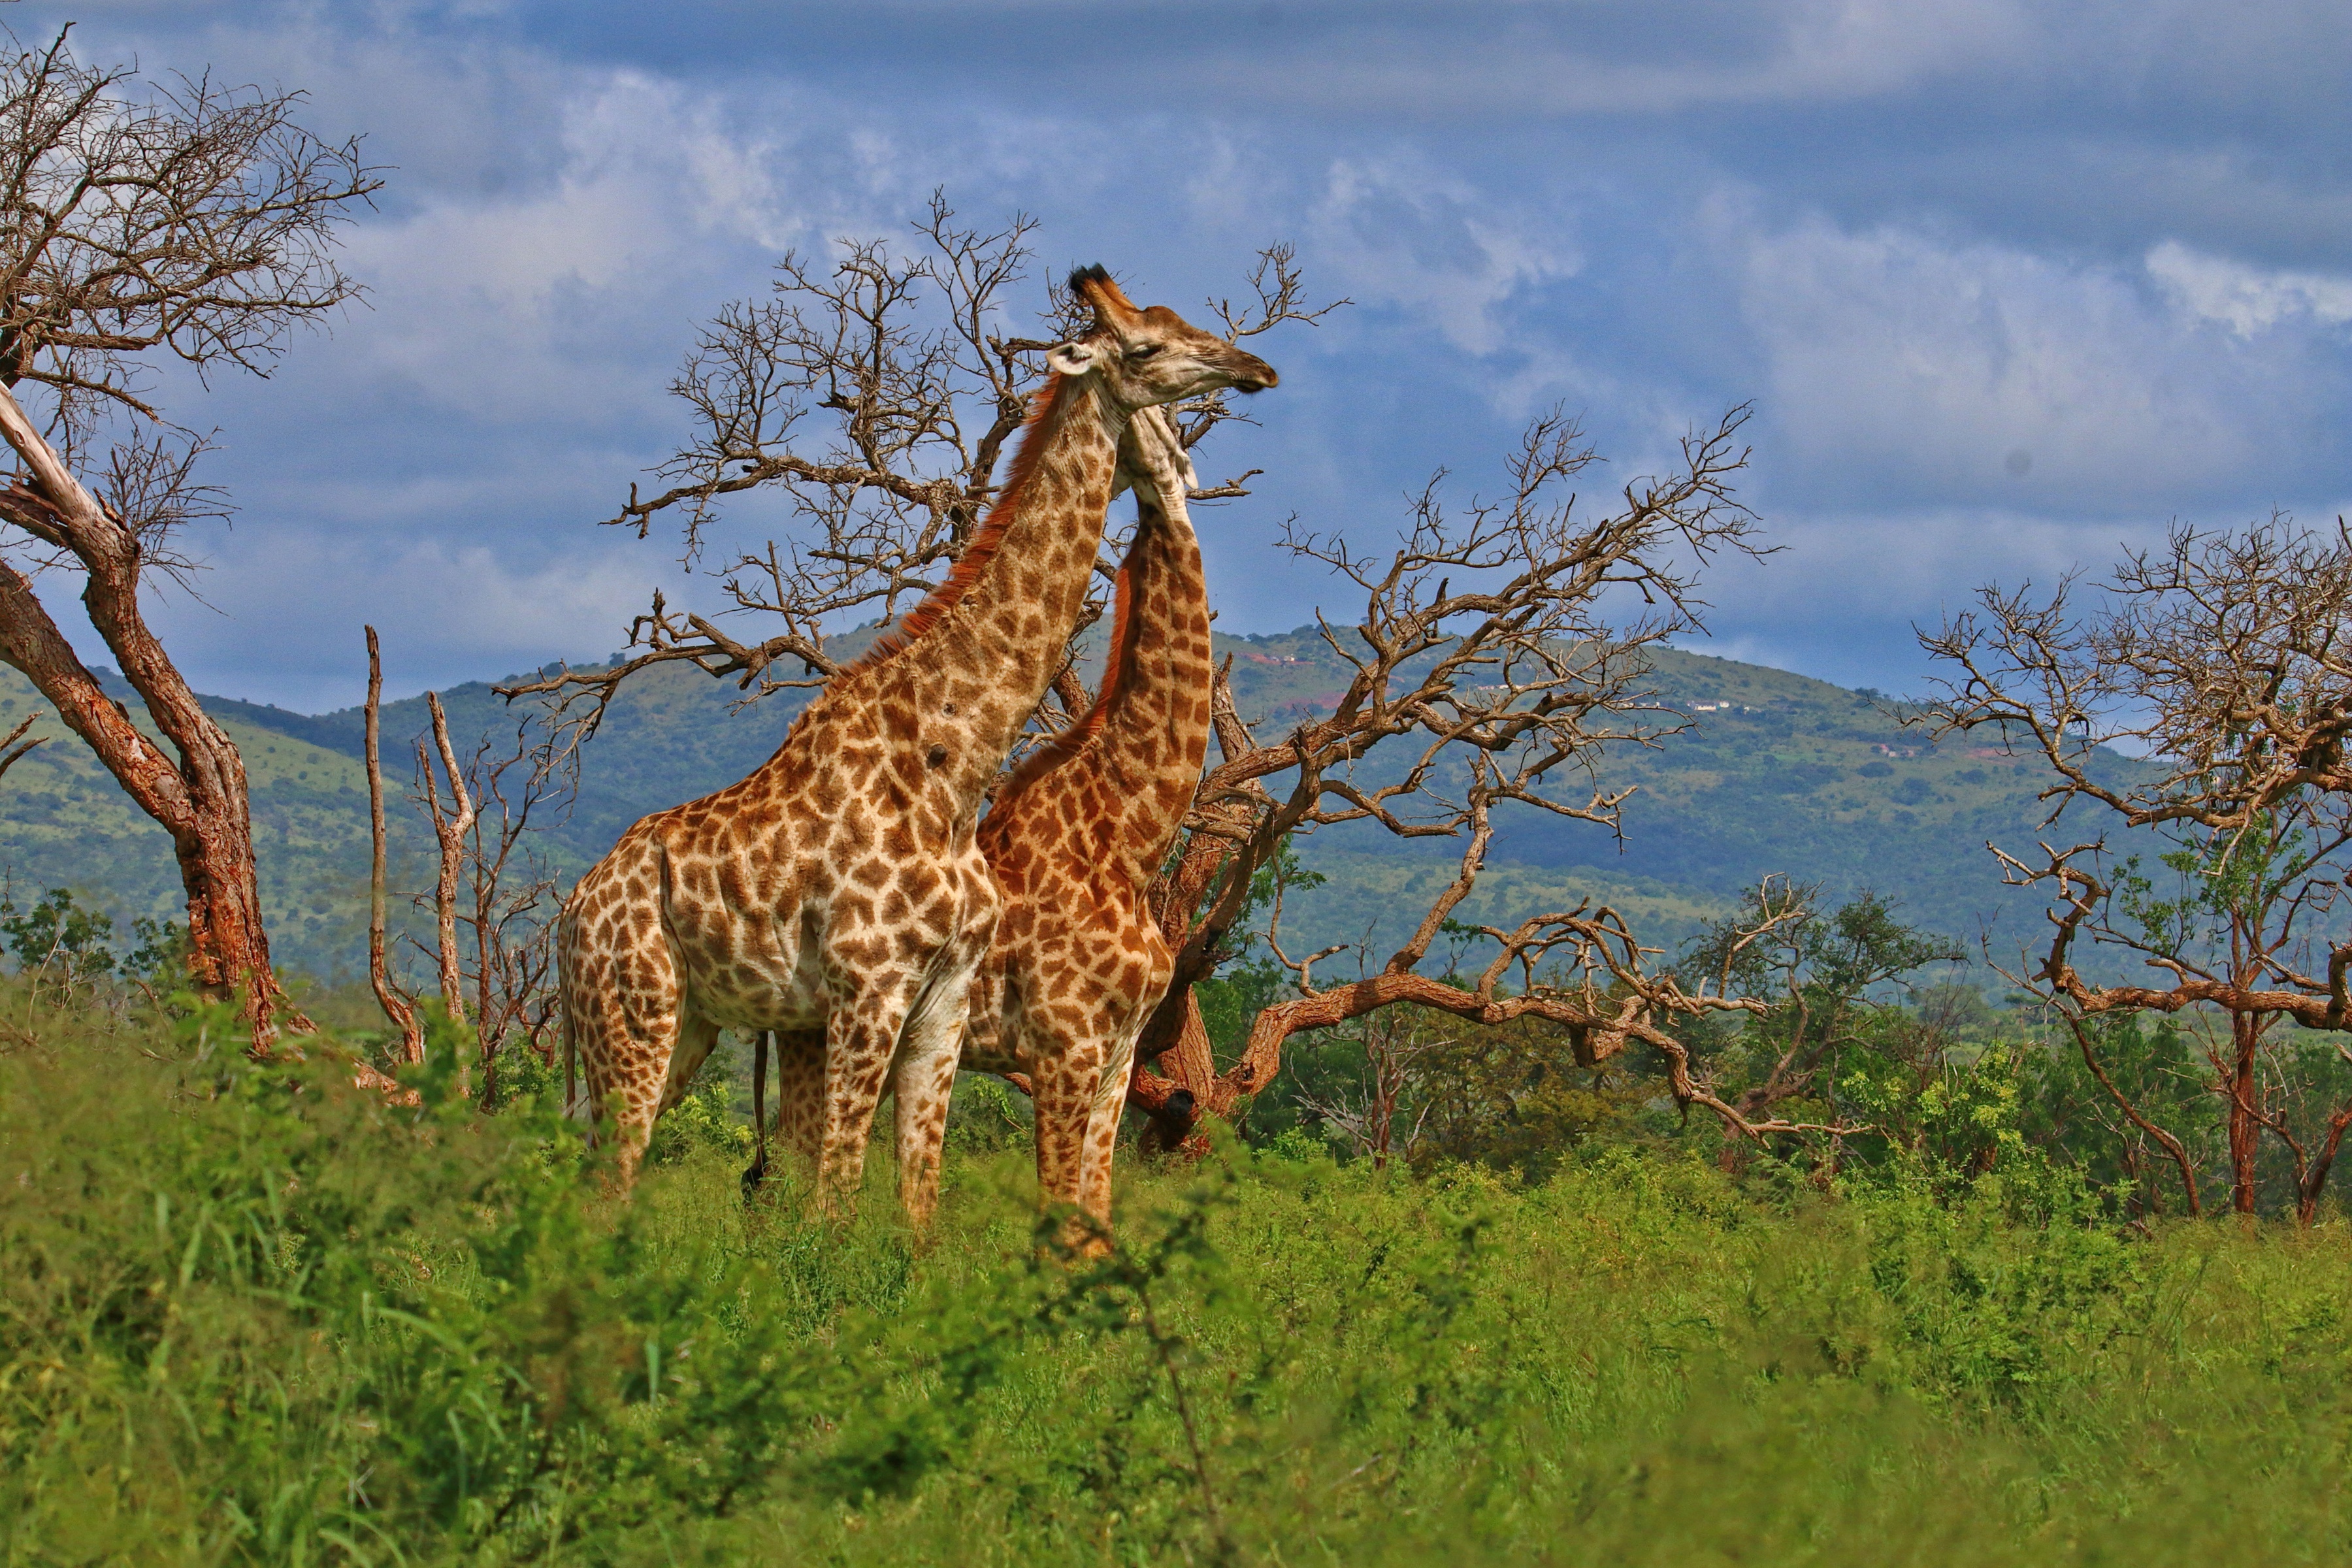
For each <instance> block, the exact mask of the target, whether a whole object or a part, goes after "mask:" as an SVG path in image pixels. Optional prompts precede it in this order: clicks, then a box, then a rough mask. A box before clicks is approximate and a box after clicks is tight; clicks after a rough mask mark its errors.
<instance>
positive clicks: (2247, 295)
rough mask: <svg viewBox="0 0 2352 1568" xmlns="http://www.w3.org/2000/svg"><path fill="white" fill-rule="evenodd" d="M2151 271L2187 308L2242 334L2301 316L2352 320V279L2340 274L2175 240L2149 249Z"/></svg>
mask: <svg viewBox="0 0 2352 1568" xmlns="http://www.w3.org/2000/svg"><path fill="white" fill-rule="evenodd" d="M2147 270H2148V276H2150V277H2151V278H2154V279H2156V280H2157V282H2158V284H2160V285H2162V287H2163V288H2164V289H2165V291H2166V292H2167V293H2168V295H2170V296H2171V297H2172V299H2173V300H2175V301H2177V302H2178V303H2179V306H2180V307H2181V308H2182V309H2184V310H2188V311H2189V312H2190V313H2191V314H2193V315H2195V316H2198V317H2200V318H2201V319H2203V320H2205V321H2213V322H2218V323H2219V324H2221V325H2222V326H2225V327H2227V328H2229V329H2230V330H2231V331H2233V332H2235V333H2236V334H2237V335H2238V336H2240V337H2242V338H2251V337H2252V336H2254V335H2255V334H2256V333H2259V332H2266V331H2271V330H2272V329H2273V328H2275V327H2277V326H2279V325H2280V324H2281V323H2283V322H2288V321H2297V320H2308V321H2313V322H2315V323H2317V324H2319V325H2321V326H2329V327H2339V326H2342V325H2343V324H2344V323H2346V322H2347V321H2352V278H2347V277H2344V276H2342V275H2340V274H2331V273H2325V272H2283V271H2275V270H2269V269H2265V268H2259V267H2251V266H2248V265H2247V264H2246V263H2244V262H2242V261H2231V260H2229V259H2228V258H2224V257H2219V256H2207V255H2204V254H2203V253H2201V252H2200V251H2195V250H2191V249H2190V248H2189V247H2187V246H2185V245H2183V244H2181V243H2180V242H2179V240H2173V239H2168V240H2166V241H2165V242H2164V243H2163V244H2161V245H2158V246H2157V247H2154V248H2153V249H2151V250H2149V252H2148V253H2147Z"/></svg>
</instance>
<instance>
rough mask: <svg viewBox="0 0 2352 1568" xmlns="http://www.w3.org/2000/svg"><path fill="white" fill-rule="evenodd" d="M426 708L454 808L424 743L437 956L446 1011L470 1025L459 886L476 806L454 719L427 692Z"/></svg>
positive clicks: (420, 786)
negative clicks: (434, 848) (460, 760)
mask: <svg viewBox="0 0 2352 1568" xmlns="http://www.w3.org/2000/svg"><path fill="white" fill-rule="evenodd" d="M425 708H426V710H429V711H430V712H431V713H432V715H433V745H434V748H435V749H436V750H437V751H438V752H440V757H441V769H442V773H444V774H445V775H446V777H447V779H448V781H449V805H448V806H447V808H446V809H444V808H443V806H442V805H441V785H440V783H439V781H438V780H436V778H435V776H434V773H433V752H431V751H427V750H426V749H425V742H424V741H423V740H421V739H420V740H419V741H418V742H416V788H417V795H416V798H417V801H418V803H419V804H421V805H423V806H424V807H425V815H426V816H428V817H429V818H430V819H431V820H432V823H433V837H434V840H435V842H436V844H437V845H438V846H439V847H440V851H441V858H440V877H439V879H437V880H436V881H435V883H434V885H433V931H434V935H435V937H436V942H435V944H434V955H435V957H436V958H437V959H438V960H439V961H440V963H439V971H440V976H441V1005H442V1007H443V1009H444V1010H445V1011H446V1012H447V1014H448V1016H449V1021H450V1022H451V1023H453V1024H458V1025H463V1024H464V1023H465V1021H466V972H465V965H464V963H463V961H462V960H460V958H459V957H458V954H457V882H458V879H459V878H460V877H461V876H463V875H464V873H465V868H466V836H467V834H468V833H469V832H471V831H472V830H473V826H474V800H473V796H472V795H470V794H468V793H467V789H466V774H465V773H464V771H462V770H460V769H459V767H458V766H457V747H456V746H455V745H453V744H452V743H451V742H450V740H449V716H448V715H447V714H446V713H445V712H443V711H442V710H441V694H440V693H439V692H437V691H428V692H426V693H425Z"/></svg>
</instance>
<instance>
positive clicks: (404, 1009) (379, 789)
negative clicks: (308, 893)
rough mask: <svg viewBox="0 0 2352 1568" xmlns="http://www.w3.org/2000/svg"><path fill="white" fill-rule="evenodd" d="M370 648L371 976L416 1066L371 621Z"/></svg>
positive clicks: (379, 661) (420, 1048)
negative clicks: (395, 974) (392, 872)
mask: <svg viewBox="0 0 2352 1568" xmlns="http://www.w3.org/2000/svg"><path fill="white" fill-rule="evenodd" d="M367 650H368V694H367V781H368V837H369V844H370V847H371V849H372V851H373V853H372V855H371V858H370V861H369V866H368V982H369V984H372V985H373V986H374V987H375V1000H376V1005H377V1006H379V1007H382V1008H383V1016H385V1017H386V1018H389V1019H390V1020H391V1021H392V1026H393V1027H394V1028H395V1029H398V1030H399V1031H400V1059H401V1060H402V1061H404V1062H406V1063H408V1064H409V1065H410V1066H411V1067H414V1066H415V1065H416V1064H417V1063H419V1062H421V1061H423V1060H424V1059H425V1035H424V1031H423V1030H421V1029H419V1028H418V1027H417V1026H416V1009H415V1007H413V1006H411V1005H409V999H408V998H407V997H406V996H404V995H403V994H401V990H400V987H398V986H397V985H394V984H393V983H392V970H391V966H390V964H389V963H388V962H387V960H388V957H389V955H388V954H387V953H386V952H385V933H384V927H385V920H384V916H385V909H384V865H383V850H384V844H383V840H384V825H383V750H382V746H381V741H382V735H381V731H380V730H379V727H378V710H380V708H381V707H382V706H383V656H382V654H381V653H380V652H379V651H378V649H377V646H376V637H375V628H374V627H373V626H370V627H368V628H367Z"/></svg>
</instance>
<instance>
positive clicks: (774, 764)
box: [558, 267, 1277, 1225]
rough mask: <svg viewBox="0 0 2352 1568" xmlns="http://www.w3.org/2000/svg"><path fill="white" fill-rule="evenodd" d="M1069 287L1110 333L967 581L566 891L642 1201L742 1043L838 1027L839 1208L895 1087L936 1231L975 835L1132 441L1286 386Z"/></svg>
mask: <svg viewBox="0 0 2352 1568" xmlns="http://www.w3.org/2000/svg"><path fill="white" fill-rule="evenodd" d="M1070 287H1071V289H1072V290H1073V292H1074V293H1076V296H1077V297H1078V298H1079V299H1081V300H1084V301H1085V302H1086V303H1087V305H1088V306H1090V307H1091V308H1092V310H1093V311H1094V323H1093V327H1092V329H1091V330H1090V331H1088V332H1087V333H1086V334H1085V335H1084V336H1081V337H1078V338H1074V339H1072V340H1070V341H1069V342H1064V343H1058V344H1056V345H1055V347H1054V348H1053V349H1051V350H1050V351H1049V352H1048V353H1047V354H1046V363H1047V365H1048V367H1049V369H1050V371H1051V372H1052V374H1051V375H1050V376H1049V377H1048V379H1047V381H1046V384H1045V387H1044V389H1043V390H1042V391H1040V392H1039V394H1038V395H1037V397H1036V399H1035V402H1034V405H1033V409H1032V412H1031V415H1030V419H1029V424H1028V426H1027V427H1026V428H1025V429H1024V432H1023V435H1022V438H1021V445H1020V449H1019V451H1018V452H1017V454H1016V455H1015V456H1014V458H1013V466H1012V468H1011V470H1010V472H1009V473H1008V475H1007V477H1006V479H1005V483H1004V485H1003V489H1002V491H1001V492H1000V494H999V497H998V500H997V501H996V504H995V505H994V507H992V509H991V510H990V512H989V514H988V517H987V520H986V521H984V522H983V523H982V526H981V527H980V529H979V530H978V531H975V532H974V534H973V536H972V538H971V542H970V543H969V544H968V545H967V546H966V547H965V550H964V552H963V555H962V557H961V559H960V560H959V561H958V562H957V563H956V568H955V571H954V572H953V573H952V574H950V576H949V578H948V580H947V582H946V583H944V584H941V585H940V588H939V589H937V590H936V591H935V592H933V593H932V594H931V595H929V597H928V598H926V599H925V600H924V601H923V602H922V604H920V605H918V606H916V608H915V609H914V611H913V612H912V613H910V614H909V615H908V616H907V617H906V619H905V620H904V621H902V622H901V623H900V625H899V626H898V628H897V630H896V631H895V633H894V634H893V635H891V636H890V637H887V638H885V639H884V640H883V641H882V642H880V643H879V644H877V646H876V647H875V648H874V649H873V650H872V651H871V652H869V653H868V654H867V655H866V657H865V658H862V659H860V660H859V661H858V662H857V663H856V664H855V665H853V666H851V667H850V668H848V669H846V670H845V671H843V672H842V674H841V675H840V676H838V677H837V678H835V679H834V680H833V681H832V682H831V683H830V684H829V685H827V686H826V688H825V689H824V691H823V692H822V693H821V694H820V695H819V696H818V698H817V699H816V700H815V701H814V702H813V703H811V704H810V705H809V707H808V709H807V710H805V711H804V712H803V713H802V715H801V716H800V718H799V719H798V720H797V721H794V723H793V727H792V729H791V730H790V731H788V732H787V733H786V734H785V736H784V741H783V743H782V745H781V746H779V747H778V748H777V750H776V753H775V755H774V756H772V757H771V758H769V759H768V761H767V762H766V763H763V764H761V767H760V768H759V769H758V770H757V771H755V772H754V773H752V774H751V776H750V777H749V778H747V779H745V780H743V781H742V782H741V783H740V784H733V785H730V786H729V787H728V788H726V789H723V790H720V791H719V792H718V793H717V794H715V795H707V796H705V797H703V798H702V799H700V800H697V801H690V802H688V804H686V805H681V806H677V807H674V808H672V809H670V810H668V811H663V812H656V813H655V814H654V815H653V816H647V817H646V818H644V819H643V820H641V821H639V822H638V823H637V824H636V825H635V826H633V827H631V828H630V829H629V830H628V831H627V832H626V833H625V834H623V835H622V837H621V841H620V842H619V843H618V844H617V845H615V846H614V848H613V850H612V852H611V853H610V854H608V855H606V856H605V857H604V859H603V860H601V861H599V862H598V863H597V864H596V865H595V866H594V867H593V868H590V870H589V871H588V872H587V874H586V875H584V876H583V877H582V878H581V879H580V881H579V884H578V885H577V886H576V887H575V888H574V889H572V896H571V897H570V898H569V899H568V900H565V903H564V908H563V916H562V929H561V931H560V933H559V938H558V953H559V960H560V965H561V979H560V985H561V991H562V1000H563V1008H564V1034H565V1040H566V1046H567V1049H568V1050H575V1051H576V1052H577V1053H578V1058H579V1061H580V1064H581V1067H582V1068H583V1076H584V1077H585V1079H586V1084H585V1089H586V1098H585V1100H581V1101H575V1102H574V1105H573V1110H574V1113H575V1114H585V1115H587V1116H588V1117H590V1118H592V1119H593V1118H597V1117H600V1116H605V1115H609V1116H610V1118H611V1121H612V1128H611V1131H612V1133H613V1136H614V1140H615V1142H616V1143H617V1145H618V1161H617V1169H616V1177H617V1179H618V1180H619V1181H620V1182H621V1183H622V1184H624V1185H625V1184H628V1183H630V1182H632V1181H634V1179H635V1174H636V1169H637V1164H638V1162H639V1160H640V1159H641V1158H642V1156H643V1153H644V1148H645V1143H646V1138H647V1137H648V1136H649V1135H650V1133H651V1131H652V1129H653V1124H654V1121H655V1119H656V1117H657V1116H659V1115H660V1113H661V1112H662V1111H663V1110H667V1109H668V1108H669V1106H670V1105H672V1104H674V1103H676V1101H677V1099H678V1098H679V1096H680V1095H681V1094H682V1093H683V1092H684V1090H685V1087H686V1085H687V1083H688V1080H689V1079H691V1078H692V1077H693V1075H694V1072H695V1069H696V1068H698V1067H699V1066H700V1065H701V1064H702V1061H703V1059H704V1058H706V1057H707V1056H709V1052H710V1048H711V1047H712V1045H713V1044H715V1043H716V1041H717V1039H718V1035H719V1029H720V1028H722V1027H729V1026H731V1027H735V1028H740V1029H749V1030H778V1031H784V1030H794V1031H797V1030H805V1029H811V1028H817V1027H821V1028H822V1029H823V1030H824V1114H823V1119H822V1124H821V1127H820V1128H819V1130H818V1136H817V1139H816V1142H817V1177H818V1194H819V1200H820V1202H821V1203H823V1204H824V1205H827V1206H829V1207H843V1206H847V1205H850V1204H852V1203H854V1201H855V1194H856V1187H857V1185H858V1184H859V1180H860V1177H861V1174H862V1173H863V1171H864V1168H865V1157H866V1140H867V1137H868V1135H869V1131H870V1129H871V1126H872V1123H873V1120H874V1110H875V1107H876V1105H877V1103H878V1102H879V1100H880V1099H881V1095H882V1089H883V1086H884V1084H885V1082H886V1081H887V1082H888V1083H889V1084H890V1087H891V1089H892V1091H893V1094H894V1096H895V1098H896V1100H897V1102H898V1116H897V1121H898V1127H897V1134H898V1154H899V1171H898V1183H899V1201H900V1203H901V1205H902V1206H903V1207H904V1208H905V1210H906V1212H907V1215H908V1218H909V1219H910V1220H912V1221H913V1222H915V1223H916V1224H917V1225H922V1224H925V1223H927V1222H928V1221H929V1217H930V1215H931V1211H932V1208H933V1206H934V1205H935V1204H936V1202H937V1198H938V1190H939V1163H938V1151H939V1139H940V1129H941V1128H942V1127H943V1126H944V1124H945V1121H946V1117H947V1100H948V1096H949V1093H950V1090H951V1089H952V1088H953V1085H954V1080H955V1069H956V1058H957V1052H958V1047H959V1043H960V1040H961V1035H962V1032H963V1023H964V1016H965V1009H966V1003H967V999H968V993H969V991H970V989H971V978H972V975H973V973H974V972H975V971H976V970H977V969H978V968H979V967H980V965H981V963H982V961H983V960H984V958H985V957H986V955H987V952H988V945H989V942H990V940H991V938H992V935H993V933H994V931H995V927H996V922H997V917H998V913H999V910H1000V909H1001V907H1002V900H1001V898H1000V896H999V894H998V893H997V891H996V887H995V884H994V882H993V881H992V879H991V878H990V876H989V873H988V868H987V865H986V862H984V861H983V860H982V858H981V855H980V850H979V848H978V846H977V845H976V843H975V842H974V829H975V826H976V824H975V816H976V814H977V812H978V810H979V807H980V803H981V798H982V793H983V792H984V791H985V790H986V789H987V787H988V786H989V784H991V783H992V781H993V780H994V778H995V776H996V773H997V770H998V769H999V768H1000V767H1002V766H1003V761H1004V757H1005V755H1006V753H1007V752H1010V751H1011V750H1012V749H1013V742H1014V741H1015V740H1016V739H1017V738H1018V736H1019V735H1020V732H1021V730H1022V727H1023V726H1024V724H1025V723H1027V721H1028V719H1029V715H1030V712H1031V710H1033V709H1034V708H1035V707H1036V705H1037V702H1038V700H1039V699H1040V698H1041V697H1043V696H1044V694H1045V687H1046V684H1047V682H1048V681H1049V680H1050V679H1052V677H1053V675H1054V673H1055V669H1056V668H1058V666H1059V663H1060V660H1061V658H1062V653H1063V647H1064V645H1065V643H1066V640H1067V638H1068V637H1069V633H1070V628H1071V627H1072V626H1074V625H1075V624H1076V620H1077V616H1078V612H1079V610H1080V608H1081V607H1082V606H1083V605H1084V603H1085V597H1086V591H1087V583H1088V580H1089V578H1090V576H1091V574H1092V573H1093V570H1094V557H1095V551H1096V548H1097V544H1098V543H1099V542H1100V539H1101V536H1102V524H1103V515H1104V512H1105V510H1107V508H1108V505H1109V502H1110V497H1111V487H1112V480H1113V475H1114V472H1115V469H1116V465H1117V458H1118V446H1119V441H1120V438H1121V437H1122V435H1123V434H1124V432H1125V429H1126V426H1127V424H1128V421H1129V417H1130V416H1132V415H1133V414H1134V413H1135V411H1136V410H1137V409H1139V408H1147V407H1152V406H1155V405H1160V404H1164V403H1171V402H1174V401H1176V400H1177V399H1179V398H1183V397H1190V396H1193V395H1198V394H1201V393H1203V392H1208V391H1212V390H1214V389H1216V388H1220V387H1227V386H1231V387H1234V388H1237V389H1239V390H1241V391H1243V392H1256V391H1259V390H1262V389H1263V388H1265V387H1268V386H1272V385H1273V384H1275V383H1276V379H1277V377H1276V374H1275V372H1274V370H1273V368H1272V367H1271V366H1269V365H1267V364H1266V363H1265V361H1263V360H1260V359H1258V358H1257V357H1256V356H1255V355H1254V354H1250V353H1244V352H1243V351H1242V350H1240V349H1238V348H1236V347H1234V345H1233V344H1231V343H1229V342H1225V341H1224V340H1223V339H1222V338H1219V337H1217V336H1215V335H1214V334H1213V333H1209V332H1204V331H1200V330H1199V329H1198V328H1195V327H1193V326H1191V325H1190V324H1188V323H1187V322H1185V321H1183V320H1182V319H1181V317H1179V316H1178V315H1177V314H1176V313H1175V312H1174V311H1172V310H1167V309H1166V308H1164V307H1161V306H1153V307H1152V308H1150V309H1149V310H1139V309H1138V308H1137V307H1136V306H1134V305H1133V304H1132V303H1130V302H1129V300H1128V299H1127V297H1126V295H1125V294H1123V293H1122V292H1120V290H1119V289H1118V286H1117V285H1116V284H1114V283H1113V282H1112V281H1111V279H1110V277H1109V275H1108V273H1106V272H1104V271H1103V270H1102V268H1099V267H1096V268H1083V269H1081V270H1079V271H1077V272H1075V273H1073V274H1072V275H1071V278H1070Z"/></svg>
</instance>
